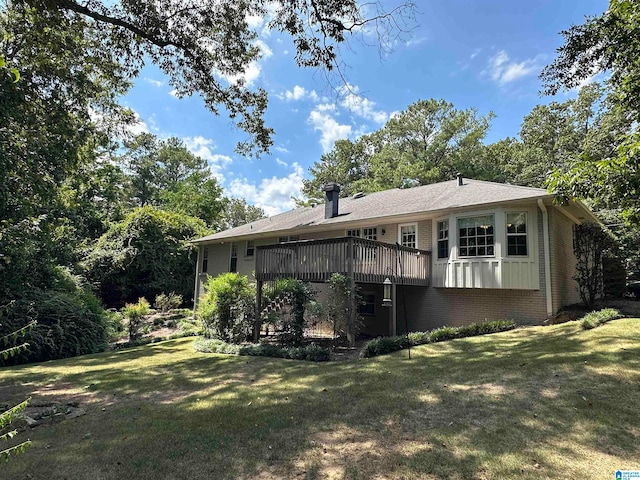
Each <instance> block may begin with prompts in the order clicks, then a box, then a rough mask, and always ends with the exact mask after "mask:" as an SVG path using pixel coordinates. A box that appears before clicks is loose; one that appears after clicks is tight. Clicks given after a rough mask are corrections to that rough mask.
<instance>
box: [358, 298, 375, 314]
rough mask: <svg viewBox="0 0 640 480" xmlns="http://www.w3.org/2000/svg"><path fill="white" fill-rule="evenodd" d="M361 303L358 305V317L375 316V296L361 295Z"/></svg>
mask: <svg viewBox="0 0 640 480" xmlns="http://www.w3.org/2000/svg"><path fill="white" fill-rule="evenodd" d="M361 299H362V300H361V302H360V305H358V313H359V314H360V315H367V316H375V314H376V295H375V293H362V294H361Z"/></svg>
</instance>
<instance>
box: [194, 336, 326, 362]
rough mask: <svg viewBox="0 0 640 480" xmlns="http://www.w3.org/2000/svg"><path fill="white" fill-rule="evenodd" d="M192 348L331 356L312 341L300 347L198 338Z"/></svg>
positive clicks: (313, 358)
mask: <svg viewBox="0 0 640 480" xmlns="http://www.w3.org/2000/svg"><path fill="white" fill-rule="evenodd" d="M193 348H194V349H195V350H196V351H198V352H203V353H226V354H231V355H245V356H253V357H275V358H288V359H291V360H307V361H311V362H326V361H327V360H329V358H330V356H331V354H330V352H329V350H327V349H326V348H322V347H321V346H319V345H316V344H314V343H312V344H311V345H305V346H301V347H282V346H278V345H273V344H270V343H252V344H248V345H233V344H229V343H226V342H223V341H221V340H217V339H207V338H199V339H198V340H196V341H195V342H194V343H193Z"/></svg>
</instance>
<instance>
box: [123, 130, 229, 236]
mask: <svg viewBox="0 0 640 480" xmlns="http://www.w3.org/2000/svg"><path fill="white" fill-rule="evenodd" d="M125 147H126V151H125V154H124V155H123V156H122V157H120V158H119V159H118V160H119V162H120V163H123V164H124V166H125V172H126V178H127V179H128V182H129V187H130V199H129V200H130V202H131V203H132V204H133V205H136V206H141V207H143V206H145V205H153V206H156V207H160V208H162V209H164V210H169V211H172V212H176V213H181V214H184V215H190V216H193V217H197V218H200V219H201V220H204V222H205V223H206V224H207V225H209V226H216V227H217V226H219V225H220V223H221V221H222V218H221V217H222V214H223V210H224V208H225V205H226V203H227V200H226V199H225V198H224V197H223V195H222V193H223V191H222V187H220V186H219V185H218V181H217V180H216V179H215V177H213V175H212V174H211V171H210V170H209V166H208V164H207V161H206V160H204V159H203V158H201V157H198V156H197V155H194V154H193V153H191V152H190V151H189V150H188V149H187V148H186V146H185V145H184V143H183V142H182V141H181V140H180V139H178V138H175V137H171V138H168V139H166V140H160V139H159V138H157V137H156V136H155V135H152V134H150V133H142V134H140V135H137V136H136V137H134V138H133V139H131V140H130V141H126V142H125Z"/></svg>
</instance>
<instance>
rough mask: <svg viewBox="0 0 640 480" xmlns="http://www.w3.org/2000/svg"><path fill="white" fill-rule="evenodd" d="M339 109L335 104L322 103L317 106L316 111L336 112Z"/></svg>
mask: <svg viewBox="0 0 640 480" xmlns="http://www.w3.org/2000/svg"><path fill="white" fill-rule="evenodd" d="M337 109H338V107H336V104H335V103H321V104H319V105H318V106H316V110H318V111H319V112H335V111H336V110H337Z"/></svg>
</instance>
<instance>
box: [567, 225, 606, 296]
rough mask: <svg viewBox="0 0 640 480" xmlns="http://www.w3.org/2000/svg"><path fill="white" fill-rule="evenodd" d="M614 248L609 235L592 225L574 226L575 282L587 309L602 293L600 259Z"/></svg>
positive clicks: (597, 226) (599, 227)
mask: <svg viewBox="0 0 640 480" xmlns="http://www.w3.org/2000/svg"><path fill="white" fill-rule="evenodd" d="M613 246H614V241H613V238H612V236H611V234H610V233H609V232H607V231H605V230H603V229H602V227H601V226H600V225H597V224H594V223H583V224H580V225H576V226H575V228H574V231H573V251H574V253H575V255H576V275H575V277H574V279H575V281H576V282H577V283H578V292H579V293H580V298H581V299H582V302H583V303H584V304H585V306H586V307H587V308H593V306H594V304H595V301H596V298H597V297H598V296H600V295H602V293H603V283H602V282H603V281H602V259H603V258H604V256H605V254H606V253H607V252H609V251H610V250H611V249H612V248H613Z"/></svg>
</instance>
